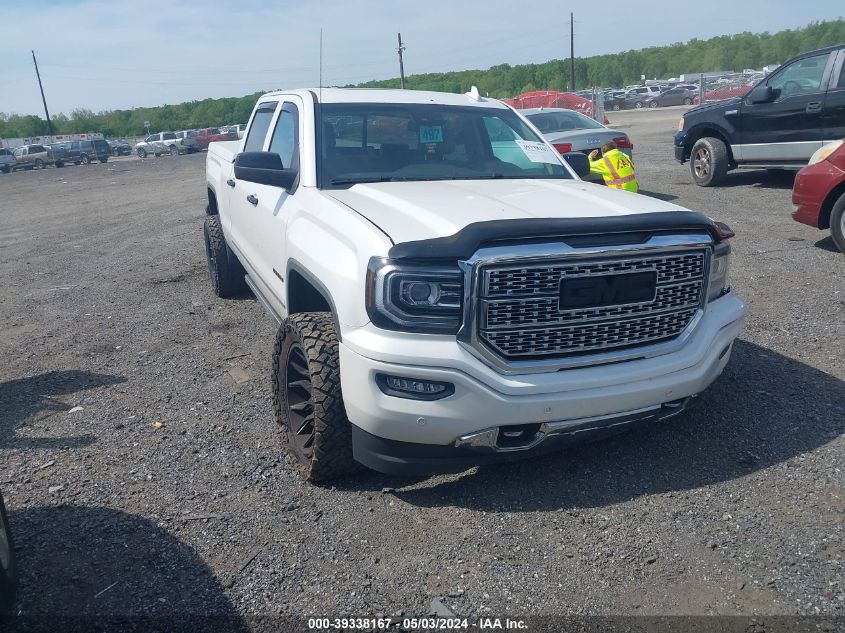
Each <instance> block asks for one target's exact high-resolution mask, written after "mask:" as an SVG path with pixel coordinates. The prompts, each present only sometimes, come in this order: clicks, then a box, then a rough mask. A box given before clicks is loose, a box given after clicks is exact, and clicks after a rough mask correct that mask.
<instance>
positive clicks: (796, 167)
mask: <svg viewBox="0 0 845 633" xmlns="http://www.w3.org/2000/svg"><path fill="white" fill-rule="evenodd" d="M806 166H807V164H806V163H781V164H775V163H742V164H741V165H737V166H736V168H737V169H788V170H790V171H793V170H794V171H798V170H799V169H802V168H803V167H806Z"/></svg>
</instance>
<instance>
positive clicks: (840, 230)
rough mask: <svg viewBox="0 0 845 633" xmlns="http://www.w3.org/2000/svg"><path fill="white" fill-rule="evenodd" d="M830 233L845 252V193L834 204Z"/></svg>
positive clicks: (841, 251)
mask: <svg viewBox="0 0 845 633" xmlns="http://www.w3.org/2000/svg"><path fill="white" fill-rule="evenodd" d="M830 234H831V236H832V237H833V243H834V244H836V248H838V249H839V252H840V253H845V193H843V194H842V195H841V196H839V200H837V201H836V204H834V205H833V209H832V210H831V212H830Z"/></svg>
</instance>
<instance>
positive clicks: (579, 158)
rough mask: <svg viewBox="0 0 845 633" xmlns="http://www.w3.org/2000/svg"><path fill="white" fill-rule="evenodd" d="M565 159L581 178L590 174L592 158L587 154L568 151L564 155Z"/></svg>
mask: <svg viewBox="0 0 845 633" xmlns="http://www.w3.org/2000/svg"><path fill="white" fill-rule="evenodd" d="M563 160H565V161H566V162H567V163H569V166H570V167H572V170H573V171H574V172H575V173H576V174H578V177H579V178H584V177H585V176H588V175H589V174H590V159H589V157H588V156H587V155H586V154H582V153H581V152H567V153H566V154H564V155H563Z"/></svg>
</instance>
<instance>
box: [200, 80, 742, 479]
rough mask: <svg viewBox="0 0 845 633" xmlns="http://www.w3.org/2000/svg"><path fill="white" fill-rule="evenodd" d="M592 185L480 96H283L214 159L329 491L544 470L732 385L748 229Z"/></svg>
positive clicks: (226, 238) (280, 395)
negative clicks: (737, 283)
mask: <svg viewBox="0 0 845 633" xmlns="http://www.w3.org/2000/svg"><path fill="white" fill-rule="evenodd" d="M588 169H589V165H588V164H587V161H586V157H585V156H584V155H583V154H575V155H567V156H566V157H561V155H560V154H558V152H557V151H555V149H554V148H553V147H552V146H551V145H549V144H548V143H546V142H545V141H544V140H543V137H542V135H541V134H540V133H539V132H538V130H537V129H536V128H534V127H533V126H532V125H531V124H530V123H529V122H528V120H527V119H525V118H524V117H523V116H522V115H521V114H520V113H519V112H517V111H515V110H513V109H511V108H510V107H508V106H506V105H504V104H502V103H500V102H498V101H495V100H492V99H485V98H482V97H480V96H479V95H478V93H477V91H475V90H473V91H471V92H470V93H467V94H466V95H456V94H442V93H433V92H417V91H411V90H353V89H323V90H293V91H290V92H273V93H269V94H266V95H264V96H263V97H261V98H260V99H259V100H258V103H257V104H256V106H255V109H254V111H253V113H252V116H251V117H250V121H249V125H248V128H247V130H246V133H245V135H244V138H243V139H241V140H239V141H222V142H218V143H212V144H211V146H210V147H209V151H208V157H207V181H208V206H207V217H206V219H205V227H204V237H205V248H206V255H207V259H208V267H209V272H210V277H211V283H212V286H213V289H214V291H215V292H216V294H217V295H218V296H220V297H228V296H232V295H235V294H238V293H240V292H243V291H244V290H245V287H246V286H248V287H249V288H250V289H251V290H252V291H253V293H254V294H255V296H256V297H257V298H258V299H259V301H260V302H261V303H262V304H263V305H264V307H265V308H266V310H267V311H268V312H269V313H270V315H272V316H273V317H274V318H275V319H276V321H277V322H278V323H279V330H278V334H277V336H276V341H275V348H274V351H273V370H272V389H273V396H274V397H273V403H274V409H275V415H276V419H277V421H278V422H279V424H280V426H281V428H282V436H283V441H284V444H285V446H286V448H287V450H288V451H289V453H290V454H291V455H292V456H293V458H294V461H295V463H296V464H297V465H298V467H300V468H301V471H302V474H303V475H304V476H305V477H306V478H307V479H309V480H312V481H314V480H321V479H328V478H333V477H336V476H341V475H344V474H347V473H350V472H352V471H354V470H355V469H356V468H357V467H358V464H363V465H365V466H368V467H370V468H373V469H375V470H378V471H381V472H385V473H392V474H415V475H421V474H431V473H438V472H448V471H459V470H463V469H466V468H468V467H470V466H472V465H476V464H484V463H490V462H495V461H501V460H507V459H514V458H518V457H527V456H532V455H536V454H538V453H542V452H546V451H549V450H553V449H554V448H556V447H559V446H561V445H562V444H564V443H566V442H571V441H573V440H577V439H582V438H595V437H600V436H602V435H605V434H609V433H614V432H618V431H620V430H622V429H625V428H628V427H630V426H632V425H634V424H636V423H642V422H647V421H656V420H662V419H665V418H669V417H671V416H674V415H677V414H678V413H680V412H681V411H682V410H683V409H684V407H685V406H686V404H687V403H688V402H689V400H690V398H692V397H693V396H695V395H696V394H698V393H700V392H701V391H702V390H704V389H705V388H706V387H707V386H708V385H709V384H710V383H711V382H713V380H715V379H716V377H717V376H718V375H719V374H720V373H721V371H722V370H723V368H724V367H725V365H726V363H727V362H728V359H729V357H730V353H731V346H732V344H733V341H734V339H735V338H736V336H737V334H738V333H739V331H740V328H741V326H742V322H743V318H744V315H745V305H744V304H743V302H742V301H741V300H740V299H739V298H738V297H737V296H736V295H735V294H734V293H733V292H731V291H730V284H729V281H728V268H729V265H728V262H729V256H730V241H729V238H730V237H731V236H732V235H733V233H732V232H731V231H730V229H728V228H727V227H726V226H725V225H723V224H721V223H717V222H714V221H713V220H711V219H709V218H708V217H706V216H705V215H703V214H701V213H695V212H692V211H688V210H685V209H682V208H680V207H678V206H675V205H672V204H669V203H666V202H661V201H659V200H655V199H653V198H649V197H646V196H641V195H637V194H632V193H628V192H624V191H617V190H614V189H608V188H606V187H602V186H599V185H594V184H589V183H586V182H583V181H581V180H580V179H579V177H578V174H579V173H580V174H583V173H585V172H586V170H588Z"/></svg>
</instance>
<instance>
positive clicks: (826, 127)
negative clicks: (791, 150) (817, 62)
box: [822, 49, 845, 142]
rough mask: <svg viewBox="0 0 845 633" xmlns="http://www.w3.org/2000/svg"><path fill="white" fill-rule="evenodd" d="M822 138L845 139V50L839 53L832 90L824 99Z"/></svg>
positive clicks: (831, 139)
mask: <svg viewBox="0 0 845 633" xmlns="http://www.w3.org/2000/svg"><path fill="white" fill-rule="evenodd" d="M822 138H823V140H824V141H825V142H829V141H838V140H841V139H845V49H843V50H841V51H839V56H838V59H837V61H836V67H835V68H834V73H833V78H832V79H831V81H830V89H829V90H828V91H827V95H826V96H825V99H824V111H823V112H822Z"/></svg>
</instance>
